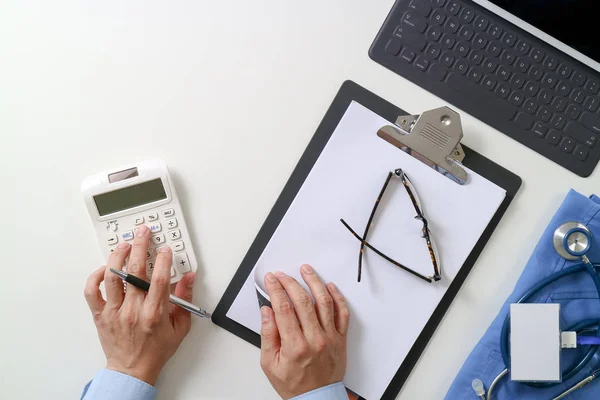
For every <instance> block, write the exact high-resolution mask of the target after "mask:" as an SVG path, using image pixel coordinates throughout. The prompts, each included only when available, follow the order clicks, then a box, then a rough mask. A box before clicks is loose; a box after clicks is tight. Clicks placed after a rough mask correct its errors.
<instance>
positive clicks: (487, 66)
mask: <svg viewBox="0 0 600 400" xmlns="http://www.w3.org/2000/svg"><path fill="white" fill-rule="evenodd" d="M497 66H498V64H496V61H494V60H493V59H491V58H487V59H486V60H485V62H484V63H483V69H484V70H485V72H490V73H492V72H494V71H495V70H496V67H497Z"/></svg>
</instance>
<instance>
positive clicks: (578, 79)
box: [571, 72, 585, 86]
mask: <svg viewBox="0 0 600 400" xmlns="http://www.w3.org/2000/svg"><path fill="white" fill-rule="evenodd" d="M571 80H572V81H573V83H575V85H577V86H581V85H583V84H584V82H585V76H583V74H580V73H579V72H575V73H574V74H573V76H572V77H571Z"/></svg>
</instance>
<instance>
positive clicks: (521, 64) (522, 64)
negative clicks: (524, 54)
mask: <svg viewBox="0 0 600 400" xmlns="http://www.w3.org/2000/svg"><path fill="white" fill-rule="evenodd" d="M515 67H517V69H518V70H519V71H521V72H527V70H528V69H529V63H528V62H527V61H525V60H524V59H522V58H519V59H518V60H517V63H516V64H515Z"/></svg>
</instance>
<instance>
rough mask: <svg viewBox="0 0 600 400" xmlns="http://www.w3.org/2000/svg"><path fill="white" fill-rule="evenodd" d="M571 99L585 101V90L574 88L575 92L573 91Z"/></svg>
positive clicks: (578, 102)
mask: <svg viewBox="0 0 600 400" xmlns="http://www.w3.org/2000/svg"><path fill="white" fill-rule="evenodd" d="M571 99H572V100H573V101H574V102H575V103H577V104H581V103H583V100H584V99H585V93H583V90H580V89H575V90H573V93H571Z"/></svg>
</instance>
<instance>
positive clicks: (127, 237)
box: [121, 231, 133, 240]
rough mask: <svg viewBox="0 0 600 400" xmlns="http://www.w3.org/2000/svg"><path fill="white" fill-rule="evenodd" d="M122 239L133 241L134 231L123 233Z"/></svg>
mask: <svg viewBox="0 0 600 400" xmlns="http://www.w3.org/2000/svg"><path fill="white" fill-rule="evenodd" d="M121 237H122V238H123V240H132V239H133V231H127V232H123V233H122V234H121Z"/></svg>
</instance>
